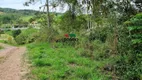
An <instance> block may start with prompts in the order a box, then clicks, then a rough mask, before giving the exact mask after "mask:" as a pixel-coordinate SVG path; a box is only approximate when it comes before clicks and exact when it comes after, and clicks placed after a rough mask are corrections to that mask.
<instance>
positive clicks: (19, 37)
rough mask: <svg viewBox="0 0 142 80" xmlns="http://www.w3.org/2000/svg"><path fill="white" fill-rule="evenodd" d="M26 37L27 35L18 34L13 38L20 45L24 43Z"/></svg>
mask: <svg viewBox="0 0 142 80" xmlns="http://www.w3.org/2000/svg"><path fill="white" fill-rule="evenodd" d="M27 38H28V35H24V34H20V35H18V36H17V37H16V38H15V41H16V42H17V44H19V45H22V44H25V43H26V39H27Z"/></svg>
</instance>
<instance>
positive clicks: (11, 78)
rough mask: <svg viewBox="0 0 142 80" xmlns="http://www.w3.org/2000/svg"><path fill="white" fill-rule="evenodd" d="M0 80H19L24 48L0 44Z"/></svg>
mask: <svg viewBox="0 0 142 80" xmlns="http://www.w3.org/2000/svg"><path fill="white" fill-rule="evenodd" d="M0 46H3V47H4V48H5V49H3V50H0V80H21V77H22V74H21V69H22V66H21V65H22V55H23V54H24V53H25V51H26V48H25V47H14V46H9V45H6V44H2V43H0Z"/></svg>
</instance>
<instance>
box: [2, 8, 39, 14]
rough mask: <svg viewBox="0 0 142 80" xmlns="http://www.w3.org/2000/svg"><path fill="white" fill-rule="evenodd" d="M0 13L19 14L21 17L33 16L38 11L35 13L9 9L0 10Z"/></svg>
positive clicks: (33, 11)
mask: <svg viewBox="0 0 142 80" xmlns="http://www.w3.org/2000/svg"><path fill="white" fill-rule="evenodd" d="M0 12H4V13H16V14H21V15H34V14H36V13H38V12H39V11H35V10H16V9H11V8H0Z"/></svg>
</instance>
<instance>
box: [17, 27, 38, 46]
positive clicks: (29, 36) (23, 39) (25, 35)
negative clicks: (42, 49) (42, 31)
mask: <svg viewBox="0 0 142 80" xmlns="http://www.w3.org/2000/svg"><path fill="white" fill-rule="evenodd" d="M36 32H37V30H36V29H33V28H29V29H27V30H23V31H22V32H21V33H20V34H19V35H18V36H17V37H16V38H15V41H16V42H17V44H19V45H22V44H26V43H31V42H34V41H35V40H33V39H34V38H33V34H34V33H36Z"/></svg>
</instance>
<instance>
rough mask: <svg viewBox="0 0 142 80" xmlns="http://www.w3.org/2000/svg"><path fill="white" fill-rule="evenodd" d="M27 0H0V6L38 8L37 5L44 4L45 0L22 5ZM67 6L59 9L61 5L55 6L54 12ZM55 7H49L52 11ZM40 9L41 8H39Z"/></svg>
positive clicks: (61, 10)
mask: <svg viewBox="0 0 142 80" xmlns="http://www.w3.org/2000/svg"><path fill="white" fill-rule="evenodd" d="M26 1H28V0H0V7H2V8H13V9H18V10H19V9H32V10H40V9H39V7H41V6H42V5H44V2H45V0H42V1H39V2H37V3H36V4H31V5H30V6H24V5H23V4H24V2H26ZM66 9H67V8H65V9H61V7H57V8H56V12H64V11H65V10H66ZM54 10H55V9H53V8H51V7H50V11H54ZM40 11H42V10H40Z"/></svg>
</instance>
